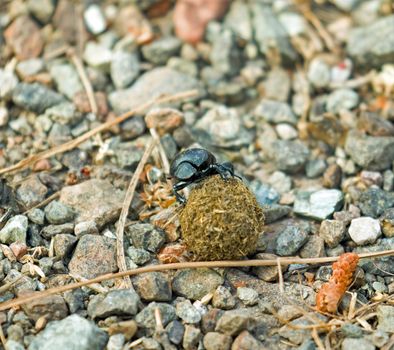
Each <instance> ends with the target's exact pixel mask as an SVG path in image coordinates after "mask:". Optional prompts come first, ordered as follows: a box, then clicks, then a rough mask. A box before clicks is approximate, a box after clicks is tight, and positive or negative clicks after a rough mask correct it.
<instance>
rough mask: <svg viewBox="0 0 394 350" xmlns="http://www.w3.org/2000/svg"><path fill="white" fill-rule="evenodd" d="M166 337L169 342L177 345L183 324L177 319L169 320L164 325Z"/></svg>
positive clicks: (183, 331)
mask: <svg viewBox="0 0 394 350" xmlns="http://www.w3.org/2000/svg"><path fill="white" fill-rule="evenodd" d="M166 332H167V334H168V339H169V340H170V341H171V343H173V344H175V345H179V344H180V343H181V342H182V339H183V334H184V333H185V326H184V325H183V324H182V323H181V322H179V321H178V320H175V321H172V322H170V323H169V324H168V325H167V327H166Z"/></svg>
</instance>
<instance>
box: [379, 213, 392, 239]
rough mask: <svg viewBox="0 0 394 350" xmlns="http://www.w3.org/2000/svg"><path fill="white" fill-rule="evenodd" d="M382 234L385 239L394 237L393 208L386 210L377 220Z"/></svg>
mask: <svg viewBox="0 0 394 350" xmlns="http://www.w3.org/2000/svg"><path fill="white" fill-rule="evenodd" d="M379 221H380V225H381V227H382V232H383V234H384V235H385V236H386V237H387V238H391V237H394V208H389V209H387V210H386V211H385V212H384V213H383V215H382V216H381V217H380V218H379Z"/></svg>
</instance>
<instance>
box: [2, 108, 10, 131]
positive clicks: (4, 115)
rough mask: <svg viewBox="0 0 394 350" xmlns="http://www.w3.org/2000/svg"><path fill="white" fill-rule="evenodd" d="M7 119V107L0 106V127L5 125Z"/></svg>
mask: <svg viewBox="0 0 394 350" xmlns="http://www.w3.org/2000/svg"><path fill="white" fill-rule="evenodd" d="M8 120H9V114H8V109H7V108H5V107H3V106H0V127H2V126H5V125H7V123H8Z"/></svg>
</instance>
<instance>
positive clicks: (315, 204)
mask: <svg viewBox="0 0 394 350" xmlns="http://www.w3.org/2000/svg"><path fill="white" fill-rule="evenodd" d="M342 204H343V194H342V192H341V191H339V190H320V191H317V192H313V193H310V192H300V193H298V194H297V197H296V200H295V202H294V213H296V214H298V215H301V216H306V217H308V218H312V219H316V220H324V219H327V218H329V217H330V216H331V215H332V214H333V213H334V212H335V211H338V210H340V209H341V208H342Z"/></svg>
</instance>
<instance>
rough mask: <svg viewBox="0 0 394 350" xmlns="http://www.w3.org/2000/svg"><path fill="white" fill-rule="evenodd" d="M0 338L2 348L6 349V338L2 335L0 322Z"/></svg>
mask: <svg viewBox="0 0 394 350" xmlns="http://www.w3.org/2000/svg"><path fill="white" fill-rule="evenodd" d="M0 340H1V344H3V348H4V349H7V346H6V343H7V339H6V338H5V336H4V332H3V326H2V325H1V324H0Z"/></svg>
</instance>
